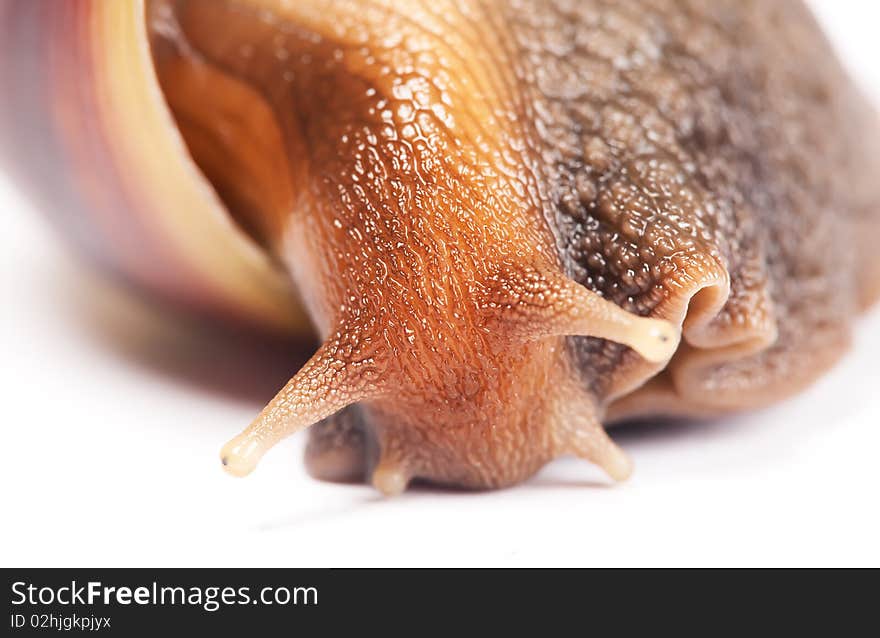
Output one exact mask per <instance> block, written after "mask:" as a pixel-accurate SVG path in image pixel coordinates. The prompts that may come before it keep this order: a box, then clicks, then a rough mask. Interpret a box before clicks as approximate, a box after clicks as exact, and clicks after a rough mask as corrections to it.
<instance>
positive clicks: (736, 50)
mask: <svg viewBox="0 0 880 638" xmlns="http://www.w3.org/2000/svg"><path fill="white" fill-rule="evenodd" d="M0 11H2V12H3V13H0V29H2V34H0V35H2V36H3V39H2V40H0V41H2V42H3V43H4V44H3V45H2V46H3V47H4V48H5V49H8V50H6V51H3V54H4V55H3V58H2V60H3V61H2V62H0V88H2V89H3V91H4V93H3V94H4V95H6V96H12V97H9V98H6V99H4V101H3V103H2V105H0V109H2V110H0V134H2V135H3V137H4V140H5V144H4V150H5V151H6V155H7V156H8V157H7V164H8V165H9V166H10V170H12V171H13V173H16V174H17V175H18V176H19V177H20V178H21V179H22V181H23V182H24V183H26V184H28V183H29V184H30V186H31V190H33V191H34V192H35V193H36V199H37V200H38V201H40V203H42V204H43V206H44V207H46V208H48V209H51V210H52V211H55V216H56V218H57V219H58V221H59V224H60V225H61V226H62V227H63V228H65V229H66V230H67V232H68V233H69V234H70V235H71V236H72V237H73V238H74V239H75V240H76V241H78V242H79V243H80V244H81V245H83V246H84V248H85V249H86V252H88V253H89V254H91V255H93V256H94V257H95V258H96V259H98V260H99V261H100V262H101V263H102V264H105V265H106V266H107V267H108V268H111V269H112V270H113V271H115V272H117V273H119V274H120V275H121V276H123V277H125V278H127V279H129V280H132V281H134V282H136V283H137V284H139V285H141V286H142V287H145V288H147V289H149V290H151V291H153V292H156V293H159V294H161V295H163V296H165V297H168V298H170V299H172V300H175V301H178V302H180V303H185V304H187V305H190V306H193V307H196V308H200V309H203V310H205V311H208V312H214V313H217V314H218V315H219V314H226V315H231V316H233V317H237V318H239V319H244V320H247V321H251V322H254V323H258V324H260V325H263V326H265V327H266V328H267V329H271V330H276V331H277V330H280V331H287V332H292V333H295V334H307V333H308V331H309V327H308V326H309V322H311V325H312V326H313V327H314V329H315V330H316V332H317V333H318V334H319V335H320V336H321V338H322V339H323V344H322V345H321V346H320V347H319V349H318V350H317V352H316V353H315V354H314V356H313V357H312V358H311V359H310V360H309V362H308V363H306V364H305V366H304V367H303V368H302V369H301V370H300V371H299V372H297V373H296V375H295V376H294V377H293V378H292V379H291V380H290V381H289V383H288V384H287V385H286V386H285V387H284V388H283V389H282V390H281V391H280V392H279V394H278V395H277V396H276V398H275V399H273V401H272V402H271V403H270V404H269V405H268V406H267V407H266V408H265V409H264V410H263V411H262V413H261V414H260V415H259V416H258V417H257V418H256V419H255V420H254V422H253V423H252V424H251V425H250V426H249V427H248V428H247V429H246V430H245V431H244V432H243V433H242V434H241V435H239V436H238V437H236V438H235V439H233V440H232V441H231V442H230V443H229V444H227V445H226V446H225V447H224V449H223V451H222V453H221V458H222V461H223V464H224V466H225V467H226V469H227V470H228V471H230V472H231V473H233V474H236V475H244V474H247V473H248V472H250V471H251V470H252V469H253V468H254V466H255V464H256V462H257V460H258V459H259V458H260V457H261V456H262V454H263V453H265V452H266V451H267V450H268V449H269V448H270V447H271V446H272V445H274V444H275V443H276V442H277V441H279V440H280V439H281V438H283V437H285V436H288V435H290V434H292V433H294V432H297V431H299V430H302V429H305V428H310V441H309V446H308V448H307V459H306V462H307V465H308V467H309V470H310V471H311V472H312V474H314V475H315V476H318V477H321V478H326V479H331V480H351V479H358V478H362V477H368V478H369V480H371V481H372V483H373V484H374V485H375V486H376V487H377V488H378V489H380V490H381V491H383V492H384V493H387V494H394V493H398V492H400V491H401V490H403V489H405V487H406V486H407V484H408V483H409V482H410V481H411V480H413V479H423V480H427V481H430V482H434V483H439V484H445V485H454V486H462V487H468V488H492V487H502V486H507V485H512V484H515V483H518V482H520V481H523V480H525V479H527V478H528V477H529V476H531V475H533V474H534V473H535V472H536V471H537V470H538V469H539V468H540V467H542V466H543V465H544V464H546V463H547V462H549V461H550V460H552V459H553V458H556V457H558V456H561V455H566V454H574V455H577V456H580V457H583V458H585V459H588V460H590V461H592V462H594V463H596V464H598V465H599V466H601V467H602V468H603V469H604V470H605V471H606V472H607V473H608V474H609V476H611V477H612V478H614V479H623V478H625V477H626V476H627V475H628V474H629V472H630V469H631V468H630V463H629V461H628V459H627V458H626V456H625V455H624V453H623V452H622V451H621V450H620V449H619V448H618V447H617V446H616V445H615V444H614V443H613V441H612V440H611V439H610V438H609V437H608V435H607V434H606V432H605V430H604V429H603V425H602V424H603V423H606V424H607V423H611V422H616V421H619V420H623V419H626V418H631V417H634V416H646V415H657V414H662V415H709V414H718V413H724V412H729V411H733V410H740V409H745V408H752V407H757V406H760V405H764V404H767V403H770V402H772V401H775V400H778V399H780V398H782V397H785V396H788V395H790V394H792V393H794V392H796V391H798V390H800V389H802V388H803V387H805V386H807V385H808V384H809V383H810V382H811V381H813V380H814V379H815V378H816V377H817V376H819V375H820V374H821V373H822V372H823V371H824V370H825V369H827V368H828V367H829V366H830V365H832V364H833V363H834V361H835V360H836V359H837V358H838V357H839V356H840V355H841V353H842V352H843V351H844V350H845V348H846V345H847V343H848V340H849V332H850V325H851V323H852V321H853V317H854V316H855V315H857V314H858V311H859V310H861V309H863V308H866V307H867V306H868V305H870V303H872V302H873V301H874V300H875V299H876V298H877V296H878V294H880V258H878V255H877V251H876V250H875V248H874V243H875V242H876V240H877V238H878V237H880V189H878V188H877V186H876V184H875V183H874V182H875V180H874V176H875V175H877V174H878V171H880V135H878V133H880V130H878V119H877V116H876V114H875V113H874V111H873V110H872V109H871V108H870V106H869V105H868V104H867V103H866V102H865V101H864V99H863V98H862V97H861V96H860V95H859V94H858V92H857V91H856V90H855V88H854V87H853V86H852V84H851V83H850V81H849V80H848V78H847V77H846V76H845V74H844V73H843V71H842V69H841V68H840V67H839V64H838V63H837V61H836V60H835V58H834V56H833V52H832V51H831V49H830V47H829V46H828V44H827V43H826V42H825V40H824V39H823V37H822V35H821V32H820V31H819V29H818V27H817V26H816V25H815V24H814V22H813V20H812V18H811V16H810V15H809V13H808V11H807V10H806V9H805V8H804V7H803V6H802V5H801V4H800V3H798V2H782V1H780V2H771V3H765V2H760V3H759V2H733V1H731V2H689V3H682V2H671V1H670V2H666V1H664V0H655V1H652V2H620V3H613V5H612V4H610V3H603V2H592V1H584V2H577V3H572V2H563V1H562V0H559V1H549V0H547V1H535V2H522V3H508V2H500V1H499V2H495V1H489V2H482V3H480V2H470V1H460V2H448V3H447V2H432V3H422V2H393V1H390V0H387V1H382V2H367V3H358V2H343V1H338V2H337V1H329V0H324V1H321V0H301V1H298V2H284V1H282V0H152V1H149V2H146V3H144V2H113V3H105V2H99V1H85V0H84V1H83V2H77V3H57V2H7V3H5V5H4V7H3V8H2V9H0ZM23 61H26V62H27V63H28V64H24V62H23ZM25 67H27V68H25ZM35 69H36V70H38V71H39V73H37V74H36V77H40V78H43V81H42V82H34V81H33V79H34V77H35V75H34V70H35ZM35 139H36V140H39V142H40V143H39V144H34V142H33V140H35Z"/></svg>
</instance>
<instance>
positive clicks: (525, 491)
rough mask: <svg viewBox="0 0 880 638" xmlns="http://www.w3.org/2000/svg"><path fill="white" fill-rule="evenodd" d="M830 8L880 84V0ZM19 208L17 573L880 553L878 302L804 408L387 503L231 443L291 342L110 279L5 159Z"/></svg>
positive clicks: (5, 287) (9, 299) (766, 559)
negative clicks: (194, 331) (492, 487)
mask: <svg viewBox="0 0 880 638" xmlns="http://www.w3.org/2000/svg"><path fill="white" fill-rule="evenodd" d="M814 5H815V6H816V8H817V10H818V11H819V13H820V16H821V17H822V19H823V21H824V22H825V23H826V26H827V27H828V28H829V29H830V32H831V35H832V37H833V38H834V39H835V41H836V42H837V44H838V46H839V48H840V50H841V52H842V54H843V55H844V58H845V60H846V62H847V63H848V64H849V66H850V68H851V69H852V71H853V72H854V73H855V74H856V76H857V77H858V78H859V79H860V80H861V81H862V83H863V84H864V86H865V87H866V89H868V90H869V91H870V92H871V93H872V95H873V96H874V97H875V99H877V98H878V97H880V68H878V64H877V61H878V60H880V43H878V38H877V34H876V25H877V24H878V20H880V11H878V9H876V8H873V7H874V6H875V4H874V3H868V2H836V1H834V0H827V1H822V2H816V3H814ZM869 7H871V8H869ZM878 177H880V176H878ZM0 210H2V218H0V219H2V226H0V293H2V299H3V302H2V307H0V308H2V309H0V356H2V360H0V361H2V363H0V366H2V367H0V391H2V399H0V401H2V404H0V414H2V421H3V423H2V429H0V436H2V438H0V492H2V495H3V497H2V512H3V513H2V523H0V565H2V566H4V567H10V566H20V565H31V566H37V565H39V566H62V565H66V566H84V565H96V566H112V565H137V566H182V565H187V566H199V565H202V566H246V565H254V566H256V565H260V566H341V565H373V566H413V565H439V566H444V565H445V566H451V565H465V566H467V565H710V564H711V565H754V564H758V565H802V564H812V565H830V564H847V565H880V549H878V539H880V520H878V500H880V499H878V488H880V470H878V454H880V385H878V383H877V380H878V377H880V375H878V369H880V367H878V366H880V362H878V360H880V356H878V355H880V312H878V311H874V312H873V313H872V314H871V315H870V316H868V317H866V318H864V319H863V320H862V321H861V322H860V324H859V326H858V329H857V334H856V339H855V347H854V349H853V350H852V352H851V353H850V354H849V355H848V356H847V357H846V358H845V359H844V360H843V361H842V362H841V364H840V365H839V366H838V367H837V368H836V369H835V370H834V371H833V372H832V373H830V374H829V375H827V376H826V377H824V378H823V379H822V380H821V381H820V382H819V383H818V384H817V385H815V386H814V387H813V388H811V389H810V390H809V391H808V392H806V393H804V394H803V395H801V396H800V397H798V398H796V399H794V400H791V401H788V402H787V403H784V404H781V405H778V406H776V407H773V408H771V409H768V410H764V411H762V412H759V413H754V414H748V415H742V416H738V417H735V418H725V419H720V420H717V421H713V422H709V423H701V424H691V425H685V424H675V423H666V424H654V425H645V426H639V427H637V428H634V429H632V428H631V429H629V430H617V431H614V432H613V434H614V436H615V437H616V438H617V439H618V440H619V441H620V442H621V444H622V445H623V446H624V447H625V448H626V449H627V450H628V451H629V453H630V454H631V455H632V457H633V458H634V460H635V463H636V466H637V469H636V473H635V475H634V477H633V478H632V479H631V480H630V481H629V482H627V483H625V484H623V485H620V486H616V487H609V486H608V485H607V484H606V482H605V480H604V479H603V478H602V476H601V474H600V473H599V472H598V471H597V470H595V468H592V467H590V466H589V465H586V464H584V463H580V462H577V461H574V460H562V461H559V462H556V463H554V464H552V465H551V466H549V467H547V468H546V469H545V470H544V471H543V472H541V473H540V474H539V475H538V476H537V477H536V478H535V479H533V480H532V481H530V482H528V483H527V484H525V485H523V486H521V487H517V488H514V489H509V490H506V491H500V492H488V493H477V494H471V493H456V492H443V491H431V490H419V491H412V492H408V493H406V494H404V495H403V496H401V497H399V498H396V499H392V500H385V499H382V498H380V497H379V496H377V494H376V493H375V492H374V491H373V490H372V489H371V488H369V487H366V486H339V485H333V484H327V483H320V482H317V481H314V480H312V479H311V478H309V477H308V476H307V475H306V474H305V472H304V470H303V468H302V464H301V461H300V457H301V453H302V446H303V443H304V436H298V437H294V438H293V439H289V440H287V441H285V442H284V443H282V444H281V445H280V446H278V448H276V449H275V450H273V451H272V452H271V453H270V454H269V455H268V456H267V457H266V458H265V459H264V461H263V463H262V465H261V466H260V468H259V469H258V471H257V472H256V473H255V474H254V475H252V476H251V477H249V478H247V479H245V480H237V479H233V478H230V477H227V476H226V475H225V474H224V473H223V472H222V470H221V468H220V464H219V462H218V456H217V452H218V449H219V447H220V445H221V444H222V443H223V442H224V441H225V440H226V439H227V438H229V437H230V436H232V435H233V434H235V433H236V432H238V431H239V429H240V428H241V427H242V426H243V425H245V424H246V423H248V422H249V420H250V419H251V417H252V416H253V415H254V414H255V413H256V411H258V410H259V408H260V402H261V401H262V400H264V399H266V398H268V397H269V396H271V395H272V393H273V391H274V390H275V389H276V387H277V386H278V385H280V384H281V383H282V382H283V381H284V380H285V375H286V374H288V373H290V372H292V370H288V369H287V368H288V366H289V365H290V364H289V363H288V361H287V360H286V358H285V360H281V359H280V358H279V357H278V356H275V357H269V359H270V360H269V361H268V362H267V363H266V364H265V365H264V364H262V363H261V360H262V359H263V356H262V355H261V354H260V353H259V348H258V347H256V346H254V345H253V344H250V345H249V344H240V343H225V342H223V341H220V342H218V340H216V339H211V338H209V337H193V336H192V335H191V331H190V330H189V329H188V328H187V327H186V326H182V325H180V324H179V323H173V322H169V321H168V320H167V318H165V317H162V316H160V315H158V314H157V313H156V312H155V311H153V310H151V309H149V308H146V307H144V306H143V305H141V304H140V303H139V302H136V301H132V300H130V299H127V298H125V297H120V296H119V295H118V294H116V293H114V292H113V291H111V290H109V289H108V288H107V287H106V285H105V284H103V283H102V282H101V281H100V279H99V278H96V277H94V275H92V274H90V273H88V272H87V271H85V270H84V269H83V268H82V267H81V266H80V265H79V263H78V262H77V261H75V260H74V259H73V258H72V257H71V256H69V255H68V254H67V253H66V252H65V251H64V250H62V248H61V244H60V242H58V241H57V238H56V237H54V236H53V234H52V233H50V232H49V230H48V229H47V227H46V225H45V223H44V222H43V220H42V219H40V217H39V216H38V215H37V214H36V213H35V212H34V211H33V210H32V209H31V208H30V206H29V204H28V203H26V202H25V201H23V200H22V199H21V198H20V196H19V194H18V193H17V191H15V190H14V188H13V186H12V185H11V184H10V183H9V182H8V181H7V180H6V179H5V178H4V177H3V176H2V175H0ZM878 241H880V238H878Z"/></svg>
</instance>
